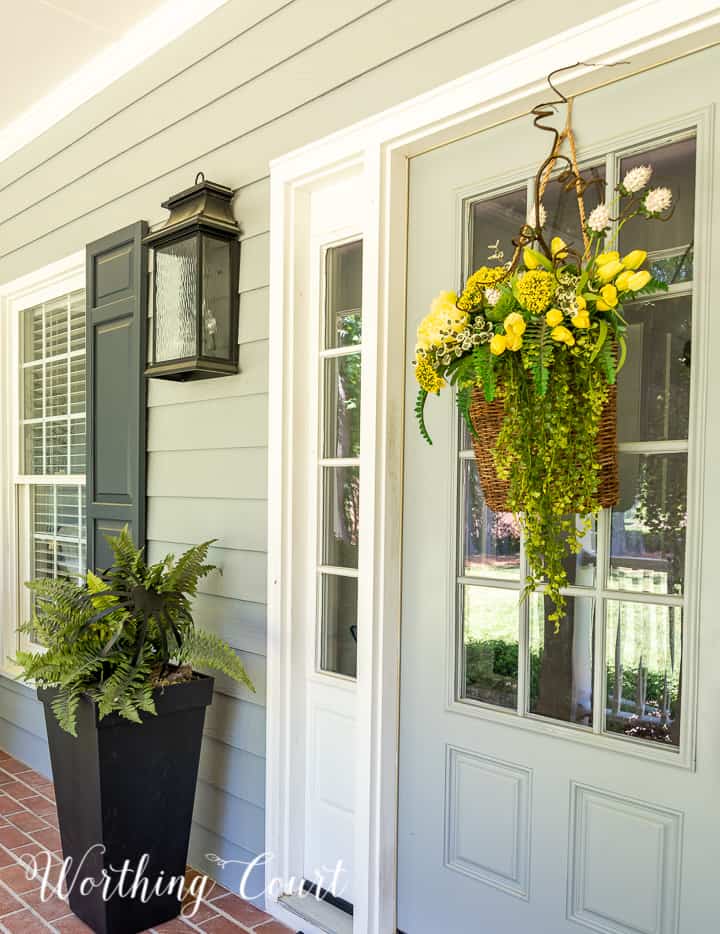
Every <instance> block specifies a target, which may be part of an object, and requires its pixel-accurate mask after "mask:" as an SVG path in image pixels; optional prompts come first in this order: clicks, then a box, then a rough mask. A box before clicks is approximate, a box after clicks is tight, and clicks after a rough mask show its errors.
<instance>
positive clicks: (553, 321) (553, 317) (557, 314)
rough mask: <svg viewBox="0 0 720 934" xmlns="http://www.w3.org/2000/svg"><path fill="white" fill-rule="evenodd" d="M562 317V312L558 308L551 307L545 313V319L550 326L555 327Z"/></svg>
mask: <svg viewBox="0 0 720 934" xmlns="http://www.w3.org/2000/svg"><path fill="white" fill-rule="evenodd" d="M562 319H563V313H562V312H561V311H560V309H559V308H551V309H550V311H548V313H547V314H546V315H545V320H546V321H547V323H548V325H549V326H550V327H551V328H554V327H556V326H557V325H558V324H560V322H561V321H562Z"/></svg>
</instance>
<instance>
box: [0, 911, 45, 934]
mask: <svg viewBox="0 0 720 934" xmlns="http://www.w3.org/2000/svg"><path fill="white" fill-rule="evenodd" d="M2 923H3V927H4V928H5V929H6V930H7V931H10V934H46V932H47V931H49V930H52V928H51V927H50V926H49V925H48V924H45V922H44V921H42V920H41V919H40V918H36V917H35V915H34V914H33V913H32V912H31V911H29V910H28V909H27V908H23V910H22V911H18V912H16V913H15V914H14V915H7V916H6V917H4V918H3V919H2Z"/></svg>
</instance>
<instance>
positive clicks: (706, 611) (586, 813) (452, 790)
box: [398, 49, 720, 934]
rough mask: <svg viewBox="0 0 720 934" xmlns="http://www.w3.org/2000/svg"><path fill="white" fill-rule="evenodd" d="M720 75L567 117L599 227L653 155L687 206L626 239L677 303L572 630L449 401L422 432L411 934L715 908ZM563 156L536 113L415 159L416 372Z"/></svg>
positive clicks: (699, 72)
mask: <svg viewBox="0 0 720 934" xmlns="http://www.w3.org/2000/svg"><path fill="white" fill-rule="evenodd" d="M719 67H720V52H719V51H718V50H717V49H710V50H707V51H705V52H702V53H698V54H696V55H694V56H691V57H688V58H686V59H683V60H681V61H677V62H672V63H670V64H667V65H664V66H662V67H660V68H657V69H654V70H652V71H650V72H646V73H644V74H641V75H638V76H636V77H634V78H631V79H627V80H625V81H623V82H621V83H617V84H614V85H610V86H608V87H605V88H602V89H599V90H597V91H594V92H591V93H589V94H587V95H584V96H583V97H581V98H580V99H579V100H578V101H577V103H576V106H575V113H574V123H575V131H576V135H577V139H578V143H579V147H580V150H579V157H580V160H581V164H582V165H583V167H584V168H585V169H586V170H587V172H588V173H590V174H592V175H593V176H594V177H595V178H597V179H598V180H599V182H600V183H599V184H598V185H597V186H596V187H594V188H592V189H591V190H590V191H589V192H588V194H587V199H586V206H587V208H588V210H589V209H591V208H592V207H593V206H594V204H596V203H597V201H598V200H601V199H602V198H604V194H603V193H602V187H601V186H602V184H604V183H605V182H607V184H608V187H612V186H613V185H614V184H616V181H617V180H618V179H619V178H621V177H622V175H623V174H624V173H625V171H627V169H628V168H631V167H632V166H635V165H640V164H644V163H646V162H652V163H653V164H654V165H655V178H656V184H658V185H664V184H667V185H669V187H671V188H672V189H673V191H674V193H675V194H676V196H677V207H676V211H675V214H674V215H673V218H672V220H671V221H670V222H669V223H668V224H651V223H649V222H648V223H646V224H645V225H644V226H643V227H642V228H641V227H637V228H635V229H631V228H632V227H633V225H632V224H628V225H627V229H626V231H623V234H622V236H621V241H620V249H621V250H623V251H627V250H629V249H631V248H632V247H642V248H646V249H648V250H649V251H650V259H651V265H652V267H653V270H654V271H655V274H656V275H658V276H662V277H663V278H665V279H666V281H668V282H669V283H670V291H669V293H668V295H667V297H662V298H653V299H652V300H650V301H648V300H645V301H642V302H637V303H635V304H634V305H633V306H630V307H628V308H627V313H628V321H629V325H630V330H629V337H630V339H629V343H630V353H629V362H628V365H627V367H626V368H625V370H624V371H623V373H622V377H621V380H620V383H619V387H618V391H619V399H618V403H619V414H618V428H619V439H620V473H621V497H620V503H619V504H618V506H617V507H615V508H614V509H613V510H606V511H604V512H603V514H602V515H601V516H600V517H599V519H598V521H597V522H596V523H595V524H594V525H593V528H592V529H590V531H589V532H588V533H587V535H586V536H585V539H584V540H583V549H582V552H581V554H580V555H578V556H576V557H575V558H574V559H573V561H572V565H571V566H570V567H568V574H569V580H570V583H571V588H570V590H569V599H568V615H567V618H566V619H565V620H564V621H563V623H562V627H561V632H560V634H559V635H555V633H554V631H553V624H552V622H551V621H548V620H547V619H546V615H547V614H546V608H545V601H544V599H543V597H542V594H535V595H532V596H531V597H530V598H529V599H528V600H527V601H525V602H524V603H522V604H520V602H519V597H520V591H521V588H522V580H523V579H524V564H523V562H524V556H523V554H522V547H521V543H520V535H519V527H518V525H517V522H516V520H515V519H514V517H513V516H511V515H509V514H494V513H492V512H491V511H490V510H489V509H487V508H486V507H485V506H484V503H483V501H482V491H481V489H480V486H479V483H478V480H477V472H476V468H475V465H474V461H473V457H472V452H471V450H470V447H471V446H470V443H469V439H468V437H467V432H466V431H465V430H464V428H462V427H461V426H460V425H459V424H458V418H457V415H456V412H455V408H454V403H453V400H452V399H451V398H450V396H449V394H447V393H446V394H444V395H443V396H442V397H441V398H431V399H430V400H429V401H428V405H427V408H426V413H427V419H426V420H427V425H428V429H429V431H430V434H431V436H432V439H433V445H432V446H431V447H430V446H428V445H427V444H426V443H425V442H424V441H423V440H422V439H421V438H420V435H419V433H418V432H417V429H416V426H415V423H414V420H413V419H411V418H408V419H407V424H406V437H405V492H404V552H403V621H402V627H403V628H402V678H401V682H402V693H401V731H400V803H399V873H398V926H399V928H400V929H401V930H403V931H405V932H406V934H437V932H440V931H442V932H443V934H455V932H458V934H460V932H465V931H468V930H473V931H478V932H486V931H487V932H491V934H495V932H497V931H503V934H526V932H528V931H532V932H533V934H564V932H571V931H578V930H580V929H581V927H579V926H585V927H588V926H589V927H591V928H593V929H596V930H599V931H606V932H612V934H624V932H643V934H677V932H678V931H679V932H681V934H686V932H687V934H695V932H699V931H704V930H709V929H710V927H711V924H712V923H714V922H711V919H714V918H716V917H717V916H718V913H719V912H720V892H718V891H717V886H716V884H715V883H714V882H713V875H712V873H713V870H712V865H711V862H712V861H710V862H708V860H707V859H706V854H707V852H708V847H709V845H710V844H709V841H710V840H714V839H716V838H717V836H718V833H719V832H720V806H718V803H717V794H716V788H717V787H718V777H720V742H719V740H718V735H720V734H719V731H718V730H717V728H716V726H715V725H714V711H715V710H716V709H717V706H718V701H720V696H719V695H720V690H719V689H718V688H717V686H716V684H717V678H716V676H715V674H714V671H715V664H714V659H715V657H716V656H717V652H718V651H720V638H719V636H718V627H717V626H716V625H715V624H714V620H713V612H712V605H711V599H709V598H710V597H711V595H712V593H713V592H714V591H713V589H712V573H713V572H712V568H711V563H712V561H713V558H714V556H715V553H716V551H717V547H716V546H715V544H714V542H713V541H712V540H711V538H710V534H709V532H710V530H712V529H714V528H718V527H719V520H720V499H719V498H718V497H717V496H716V495H715V493H714V491H713V490H712V484H709V485H708V484H704V482H703V480H704V474H705V472H706V471H708V470H709V469H710V468H709V467H708V466H707V465H708V464H709V460H708V458H707V457H706V458H703V456H702V451H703V449H705V450H707V451H708V452H713V451H714V453H716V454H720V444H719V443H718V439H719V438H720V431H719V429H720V426H718V425H717V424H716V423H715V419H716V417H717V414H716V413H718V412H720V409H718V406H720V378H718V377H717V376H715V375H714V372H713V369H714V368H713V367H712V365H711V366H710V367H709V368H707V360H708V359H709V360H712V359H713V358H714V355H715V354H716V352H717V350H720V337H718V335H717V333H716V332H717V329H714V330H711V331H709V332H708V328H707V308H708V305H709V299H710V298H712V296H713V295H714V294H720V277H719V276H718V275H717V273H716V272H715V270H714V269H712V268H711V267H710V265H709V260H710V256H709V253H708V247H709V239H708V237H707V231H708V230H709V229H710V228H713V229H717V230H720V226H718V225H720V219H719V218H718V216H717V215H718V207H717V199H716V198H714V197H713V196H712V192H714V191H715V190H716V188H717V185H718V181H719V180H720V179H719V178H718V168H717V166H716V167H715V168H714V169H713V163H712V159H711V153H712V151H713V148H714V147H715V146H717V137H716V133H717V131H716V130H715V129H714V125H713V121H712V111H713V108H714V105H715V102H716V100H717V99H718V97H720V92H718V91H717V90H716V89H714V88H712V87H710V86H709V83H708V82H707V80H706V76H707V74H709V73H717V69H718V68H719ZM691 110H692V112H691ZM548 139H549V137H548V136H547V135H546V134H542V133H538V132H537V131H536V130H534V129H533V127H532V121H531V119H530V118H528V117H523V118H520V119H517V120H514V121H511V122H508V123H506V124H503V125H501V126H497V127H494V128H492V129H489V130H487V131H484V132H483V133H481V134H478V135H476V136H473V137H469V138H467V139H465V140H462V141H460V142H455V143H452V144H450V145H448V146H446V147H443V148H441V149H436V150H434V151H431V152H429V153H426V154H425V155H422V156H419V157H417V158H415V159H414V160H413V161H412V163H411V168H410V225H409V270H408V327H407V332H408V339H407V358H408V360H410V359H411V358H412V355H413V349H414V337H415V327H416V325H417V323H418V321H419V320H420V318H421V317H422V316H423V315H424V314H425V311H426V309H427V308H428V306H429V303H430V301H431V300H432V298H433V297H434V296H435V295H437V293H438V292H439V291H441V290H442V289H449V288H458V287H459V286H460V285H461V283H462V281H463V280H464V277H465V276H466V275H467V274H468V273H469V272H472V271H473V270H474V269H476V268H478V266H480V265H483V264H486V263H490V264H493V263H496V262H502V261H506V260H509V259H510V257H511V255H512V243H511V239H512V237H513V236H515V235H516V233H517V231H518V229H519V226H520V225H521V224H522V222H523V220H524V217H525V215H526V213H527V212H528V211H529V210H530V209H531V207H532V195H531V186H529V185H528V180H529V179H530V178H531V176H532V175H533V174H534V171H535V169H536V167H537V165H539V164H540V162H541V161H542V159H543V158H544V156H545V155H546V152H547V140H548ZM713 171H714V172H715V175H714V177H713V176H712V172H713ZM557 187H558V186H555V188H553V185H552V184H551V185H550V187H549V188H548V193H547V195H546V197H545V198H544V206H545V208H546V210H547V212H548V216H549V224H550V226H551V228H552V233H553V235H555V234H558V235H560V236H563V238H564V239H565V240H567V241H569V240H571V239H574V240H575V241H576V242H577V241H579V239H580V232H579V227H578V224H577V220H576V215H574V214H573V213H572V209H573V202H574V199H573V198H572V197H570V198H566V199H565V201H563V200H562V199H560V198H559V197H558V196H557V191H556V188H557ZM713 211H714V214H713ZM713 225H714V227H713ZM715 236H716V237H717V233H715ZM491 257H492V258H491ZM692 342H694V343H692ZM713 342H714V343H713ZM716 348H717V350H716ZM715 369H716V368H715ZM408 371H409V373H408V383H407V400H406V411H408V412H412V408H413V404H414V398H415V393H416V385H415V381H414V376H413V373H412V369H411V368H410V367H408ZM691 375H692V380H691V378H690V377H691ZM706 401H707V405H708V410H707V411H708V416H707V418H705V417H704V415H703V412H704V405H705V402H706ZM709 476H710V474H708V477H709ZM703 529H704V530H705V532H704V537H703V554H702V558H703V564H702V570H701V568H700V563H699V557H700V549H699V538H700V534H701V531H702V530H703ZM696 737H697V749H698V764H697V767H694V763H693V757H694V750H695V748H696V747H695V740H696Z"/></svg>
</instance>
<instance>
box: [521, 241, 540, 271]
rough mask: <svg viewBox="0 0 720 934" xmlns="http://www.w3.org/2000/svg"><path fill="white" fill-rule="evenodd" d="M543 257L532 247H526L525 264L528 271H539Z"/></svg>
mask: <svg viewBox="0 0 720 934" xmlns="http://www.w3.org/2000/svg"><path fill="white" fill-rule="evenodd" d="M540 261H541V256H540V254H539V253H538V251H537V250H533V249H532V248H531V247H529V246H526V247H525V249H524V250H523V263H525V266H526V268H527V269H537V267H538V266H539V265H540Z"/></svg>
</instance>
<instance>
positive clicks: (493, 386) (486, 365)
mask: <svg viewBox="0 0 720 934" xmlns="http://www.w3.org/2000/svg"><path fill="white" fill-rule="evenodd" d="M472 363H473V366H474V369H475V377H476V381H477V382H478V383H479V384H480V385H481V386H482V388H483V393H484V395H485V398H486V399H487V401H488V402H492V401H493V399H494V398H495V392H496V390H497V380H496V378H495V358H494V357H493V355H492V354H491V353H490V347H489V346H488V344H481V345H480V346H479V347H476V348H475V350H474V351H473V354H472Z"/></svg>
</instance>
